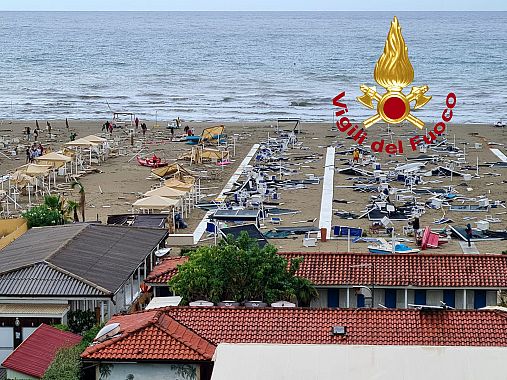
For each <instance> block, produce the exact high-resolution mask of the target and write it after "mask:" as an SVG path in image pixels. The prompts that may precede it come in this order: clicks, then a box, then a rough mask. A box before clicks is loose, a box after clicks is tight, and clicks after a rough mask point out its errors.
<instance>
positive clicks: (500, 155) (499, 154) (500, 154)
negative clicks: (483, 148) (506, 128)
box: [490, 148, 507, 162]
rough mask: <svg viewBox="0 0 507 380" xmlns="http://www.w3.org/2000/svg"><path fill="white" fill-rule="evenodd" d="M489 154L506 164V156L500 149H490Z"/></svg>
mask: <svg viewBox="0 0 507 380" xmlns="http://www.w3.org/2000/svg"><path fill="white" fill-rule="evenodd" d="M490 150H491V152H492V153H493V154H494V155H495V156H497V157H498V158H499V159H500V160H502V161H503V162H507V156H506V155H505V154H503V152H502V151H501V150H500V149H496V148H490Z"/></svg>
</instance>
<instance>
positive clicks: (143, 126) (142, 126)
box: [141, 123, 147, 137]
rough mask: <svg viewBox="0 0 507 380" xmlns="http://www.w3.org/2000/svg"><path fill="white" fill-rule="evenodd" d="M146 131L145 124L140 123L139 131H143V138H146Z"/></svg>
mask: <svg viewBox="0 0 507 380" xmlns="http://www.w3.org/2000/svg"><path fill="white" fill-rule="evenodd" d="M146 129H147V127H146V123H142V124H141V130H142V131H143V137H144V136H146Z"/></svg>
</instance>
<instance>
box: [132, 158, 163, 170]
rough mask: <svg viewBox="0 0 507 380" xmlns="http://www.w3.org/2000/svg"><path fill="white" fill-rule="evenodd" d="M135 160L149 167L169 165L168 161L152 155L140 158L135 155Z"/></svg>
mask: <svg viewBox="0 0 507 380" xmlns="http://www.w3.org/2000/svg"><path fill="white" fill-rule="evenodd" d="M136 159H137V162H138V163H139V165H141V166H147V167H149V168H161V167H163V166H167V165H169V162H162V160H161V159H160V158H158V157H152V158H142V157H139V156H136Z"/></svg>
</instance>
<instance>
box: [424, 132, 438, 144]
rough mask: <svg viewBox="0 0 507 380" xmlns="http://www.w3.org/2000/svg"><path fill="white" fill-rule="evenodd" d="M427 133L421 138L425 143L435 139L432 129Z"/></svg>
mask: <svg viewBox="0 0 507 380" xmlns="http://www.w3.org/2000/svg"><path fill="white" fill-rule="evenodd" d="M428 135H429V137H428ZM428 135H425V136H423V140H424V142H425V143H426V144H431V143H432V142H433V141H435V140H436V139H437V136H435V134H434V133H433V131H430V133H428Z"/></svg>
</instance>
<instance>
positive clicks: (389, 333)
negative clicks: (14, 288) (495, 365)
mask: <svg viewBox="0 0 507 380" xmlns="http://www.w3.org/2000/svg"><path fill="white" fill-rule="evenodd" d="M157 313H160V314H159V315H158V322H157V323H154V324H151V323H150V322H151V321H152V316H153V314H150V313H149V312H140V313H136V314H132V315H130V316H117V317H114V318H113V319H112V320H111V322H119V323H120V324H121V325H122V326H123V324H124V320H125V321H126V323H127V325H128V324H129V323H130V320H131V319H132V318H136V319H137V320H139V321H145V322H144V324H145V325H146V327H144V328H140V329H139V330H136V331H135V332H131V333H125V334H124V336H123V337H120V338H115V339H118V340H114V339H112V340H110V341H107V342H104V343H101V344H99V345H96V346H93V347H89V348H88V349H87V350H86V351H85V352H84V353H83V355H82V357H83V358H85V359H102V360H106V359H107V360H122V359H123V360H126V359H146V360H148V359H150V360H193V361H200V360H209V359H210V358H211V357H212V355H213V351H214V348H215V346H216V345H218V344H219V343H268V344H269V343H273V344H353V345H423V346H429V345H431V346H501V347H507V314H505V313H503V312H498V311H491V310H447V311H419V310H415V309H390V310H383V309H302V308H290V309H283V308H263V309H248V308H221V307H212V308H200V307H170V308H166V309H165V310H159V311H157ZM139 325H143V322H139ZM333 326H345V327H346V329H347V333H346V335H345V336H344V337H342V336H334V335H332V334H331V329H332V327H333Z"/></svg>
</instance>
